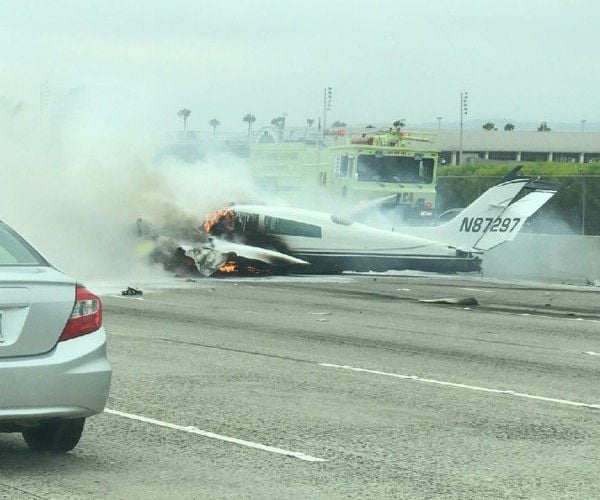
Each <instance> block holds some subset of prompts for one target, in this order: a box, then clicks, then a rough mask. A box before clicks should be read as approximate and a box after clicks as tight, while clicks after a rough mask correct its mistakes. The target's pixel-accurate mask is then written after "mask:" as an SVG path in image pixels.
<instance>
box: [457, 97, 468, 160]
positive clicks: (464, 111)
mask: <svg viewBox="0 0 600 500" xmlns="http://www.w3.org/2000/svg"><path fill="white" fill-rule="evenodd" d="M468 99H469V93H468V92H467V91H464V92H461V93H460V138H459V144H458V164H459V165H460V164H461V163H462V148H463V116H466V115H467V112H468V104H467V102H468Z"/></svg>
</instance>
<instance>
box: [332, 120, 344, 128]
mask: <svg viewBox="0 0 600 500" xmlns="http://www.w3.org/2000/svg"><path fill="white" fill-rule="evenodd" d="M331 126H332V127H334V128H340V127H345V126H346V124H345V123H344V122H343V121H341V120H336V121H334V122H333V123H332V124H331Z"/></svg>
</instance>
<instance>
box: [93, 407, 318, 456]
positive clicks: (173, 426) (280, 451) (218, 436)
mask: <svg viewBox="0 0 600 500" xmlns="http://www.w3.org/2000/svg"><path fill="white" fill-rule="evenodd" d="M104 413H109V414H110V415H117V416H119V417H124V418H129V419H131V420H138V421H140V422H145V423H147V424H153V425H158V426H160V427H166V428H168V429H175V430H177V431H183V432H189V433H190V434H197V435H199V436H204V437H207V438H211V439H218V440H219V441H226V442H228V443H234V444H239V445H242V446H247V447H248V448H254V449H257V450H262V451H269V452H271V453H277V454H279V455H285V456H287V457H292V458H298V459H299V460H304V461H306V462H327V460H326V459H324V458H318V457H312V456H310V455H306V454H305V453H302V452H301V451H289V450H284V449H283V448H276V447H274V446H267V445H264V444H260V443H253V442H252V441H246V440H244V439H238V438H233V437H228V436H223V435H221V434H215V433H214V432H208V431H203V430H201V429H198V428H196V427H194V426H193V425H189V426H185V425H177V424H171V423H169V422H163V421H162V420H156V419H154V418H148V417H144V416H142V415H135V414H133V413H126V412H124V411H118V410H112V409H110V408H105V409H104Z"/></svg>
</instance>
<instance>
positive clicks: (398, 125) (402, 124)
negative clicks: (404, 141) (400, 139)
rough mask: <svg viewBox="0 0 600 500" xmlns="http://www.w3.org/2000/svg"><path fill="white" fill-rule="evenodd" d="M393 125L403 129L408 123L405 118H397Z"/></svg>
mask: <svg viewBox="0 0 600 500" xmlns="http://www.w3.org/2000/svg"><path fill="white" fill-rule="evenodd" d="M392 125H393V126H394V127H396V128H397V129H398V130H402V128H403V127H404V126H405V125H406V122H405V121H404V120H396V121H395V122H394V123H392Z"/></svg>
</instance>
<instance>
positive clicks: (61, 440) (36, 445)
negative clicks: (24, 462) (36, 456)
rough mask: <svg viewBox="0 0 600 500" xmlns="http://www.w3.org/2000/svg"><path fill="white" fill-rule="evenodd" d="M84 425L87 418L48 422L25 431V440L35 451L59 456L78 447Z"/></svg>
mask: <svg viewBox="0 0 600 500" xmlns="http://www.w3.org/2000/svg"><path fill="white" fill-rule="evenodd" d="M84 424H85V418H73V419H60V418H59V419H54V420H47V421H45V422H42V424H41V425H40V426H39V427H35V428H32V429H27V430H25V431H23V439H25V442H26V443H27V445H28V446H29V447H30V448H31V449H32V450H34V451H39V452H47V453H54V454H57V455H58V454H60V453H66V452H67V451H71V450H72V449H73V448H75V446H77V443H78V442H79V438H81V433H82V432H83V426H84Z"/></svg>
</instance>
